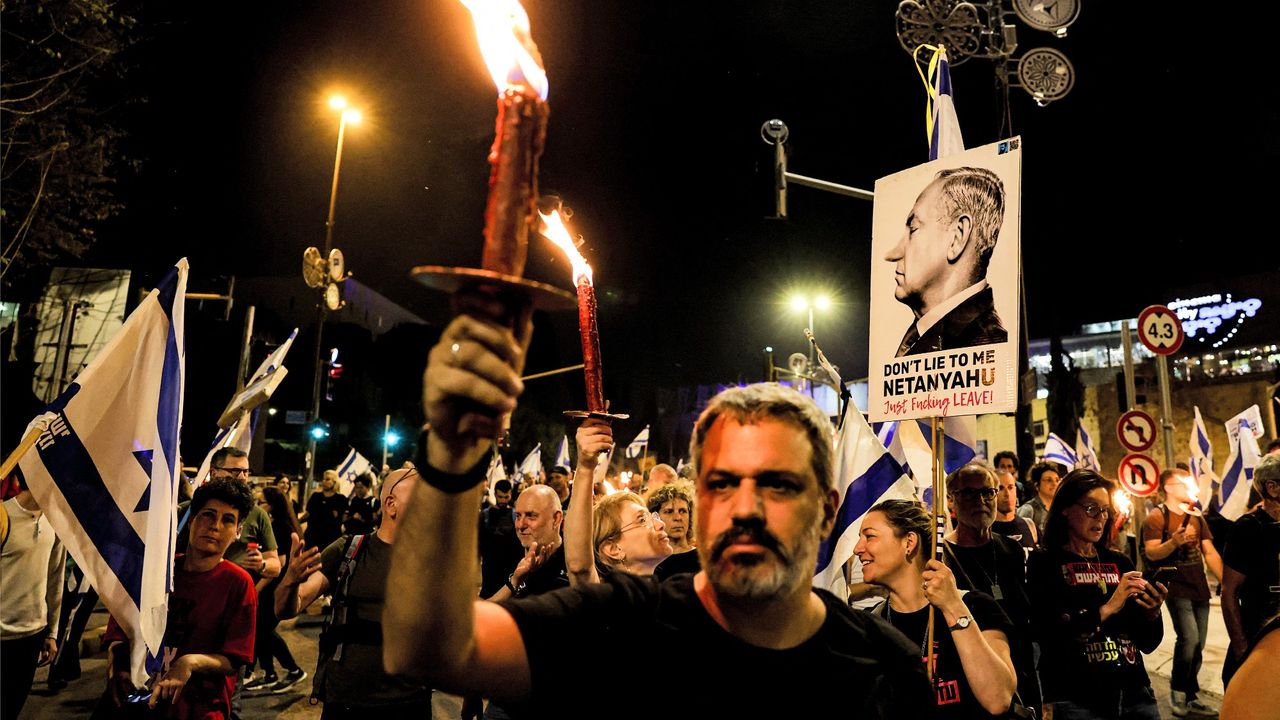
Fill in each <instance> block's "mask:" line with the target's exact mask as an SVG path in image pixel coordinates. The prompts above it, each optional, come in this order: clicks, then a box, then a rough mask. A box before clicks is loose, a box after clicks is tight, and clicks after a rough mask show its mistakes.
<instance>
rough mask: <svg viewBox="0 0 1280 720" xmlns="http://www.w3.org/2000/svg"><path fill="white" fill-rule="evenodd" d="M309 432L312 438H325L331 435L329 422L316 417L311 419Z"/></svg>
mask: <svg viewBox="0 0 1280 720" xmlns="http://www.w3.org/2000/svg"><path fill="white" fill-rule="evenodd" d="M307 434H308V435H310V436H311V439H312V440H324V439H325V438H327V437H329V423H327V422H325V421H324V420H321V419H319V418H316V419H315V420H312V421H311V425H310V426H309V427H308V428H307Z"/></svg>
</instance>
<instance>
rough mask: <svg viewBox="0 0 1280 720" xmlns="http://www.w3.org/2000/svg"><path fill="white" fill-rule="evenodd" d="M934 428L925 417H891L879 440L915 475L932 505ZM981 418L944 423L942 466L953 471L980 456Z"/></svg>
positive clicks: (966, 417)
mask: <svg viewBox="0 0 1280 720" xmlns="http://www.w3.org/2000/svg"><path fill="white" fill-rule="evenodd" d="M932 435H933V429H932V427H930V423H929V422H928V421H926V420H904V421H901V422H899V421H896V420H894V421H890V422H887V423H884V425H882V426H881V428H880V432H879V440H880V441H881V443H882V444H884V445H885V447H886V448H887V449H888V451H889V454H890V455H892V456H893V459H894V460H896V461H897V462H898V464H899V465H901V466H902V467H903V468H904V469H905V470H906V471H907V474H908V475H910V476H912V477H913V478H915V482H916V495H917V497H919V498H920V499H921V500H923V501H924V504H926V505H928V506H929V507H931V508H932V507H933V439H932V437H931V436H932ZM977 446H978V418H977V417H975V416H973V415H964V416H959V417H949V418H947V419H946V420H945V421H944V422H943V424H942V453H943V457H942V466H943V469H944V470H945V471H946V472H948V473H952V472H955V471H956V470H959V469H960V468H962V467H964V466H965V464H966V463H968V462H969V461H970V460H973V458H974V457H976V456H977V454H978V451H977V450H976V448H977Z"/></svg>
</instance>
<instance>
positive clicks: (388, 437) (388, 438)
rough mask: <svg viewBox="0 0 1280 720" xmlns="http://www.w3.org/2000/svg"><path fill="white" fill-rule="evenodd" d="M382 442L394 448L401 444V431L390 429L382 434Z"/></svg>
mask: <svg viewBox="0 0 1280 720" xmlns="http://www.w3.org/2000/svg"><path fill="white" fill-rule="evenodd" d="M382 444H383V445H386V446H387V447H389V448H393V447H395V446H397V445H399V444H400V433H398V432H396V431H395V430H388V431H387V432H386V433H384V434H383V436H382Z"/></svg>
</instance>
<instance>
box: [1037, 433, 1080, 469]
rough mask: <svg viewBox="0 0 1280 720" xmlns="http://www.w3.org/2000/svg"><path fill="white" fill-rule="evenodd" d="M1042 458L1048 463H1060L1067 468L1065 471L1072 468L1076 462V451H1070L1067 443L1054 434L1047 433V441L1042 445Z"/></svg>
mask: <svg viewBox="0 0 1280 720" xmlns="http://www.w3.org/2000/svg"><path fill="white" fill-rule="evenodd" d="M1042 457H1043V459H1044V460H1048V461H1050V462H1056V463H1062V464H1063V465H1065V466H1066V467H1067V470H1071V469H1072V468H1074V467H1075V466H1076V461H1077V460H1078V458H1077V457H1076V451H1075V450H1072V449H1071V446H1070V445H1068V444H1067V441H1065V440H1063V439H1062V438H1060V437H1058V436H1057V435H1056V434H1054V433H1049V439H1048V440H1047V441H1045V444H1044V455H1043V456H1042Z"/></svg>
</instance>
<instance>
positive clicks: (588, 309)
mask: <svg viewBox="0 0 1280 720" xmlns="http://www.w3.org/2000/svg"><path fill="white" fill-rule="evenodd" d="M539 217H541V218H542V234H543V235H544V236H546V238H547V239H548V240H550V241H551V242H553V243H555V245H556V247H558V248H560V249H561V250H562V251H564V253H565V255H567V256H568V257H569V264H570V266H571V267H572V268H573V283H574V285H575V286H577V290H578V334H579V335H580V336H581V338H582V365H583V377H584V378H585V383H586V391H587V412H592V413H603V412H605V402H604V379H603V370H602V367H601V363H600V330H599V325H598V323H597V316H596V289H595V285H594V284H592V281H591V266H590V265H589V264H587V260H586V258H584V257H582V253H580V252H578V248H577V246H576V245H574V242H573V238H572V237H571V236H570V235H569V230H568V228H566V227H565V225H564V220H563V219H562V218H561V217H560V211H559V210H553V211H551V213H550V214H546V213H539Z"/></svg>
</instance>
